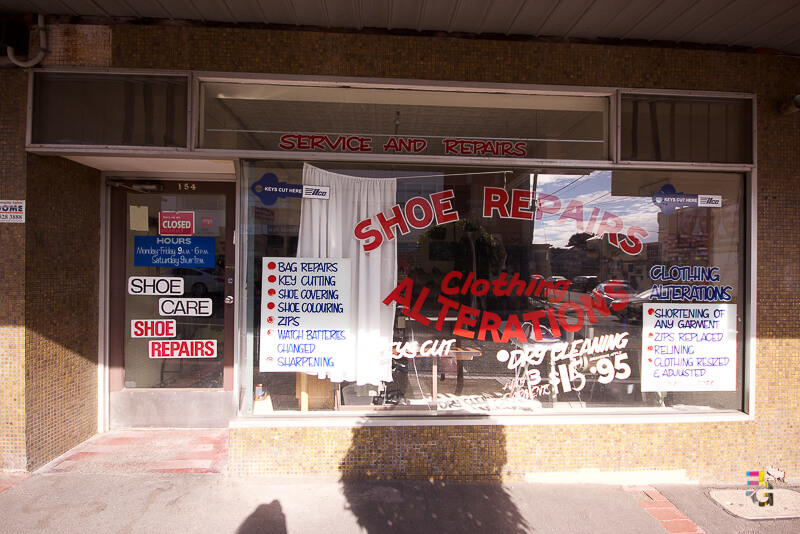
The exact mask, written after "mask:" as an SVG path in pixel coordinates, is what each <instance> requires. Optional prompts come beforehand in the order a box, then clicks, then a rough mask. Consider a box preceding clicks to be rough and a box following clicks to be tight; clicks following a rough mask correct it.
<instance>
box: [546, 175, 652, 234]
mask: <svg viewBox="0 0 800 534" xmlns="http://www.w3.org/2000/svg"><path fill="white" fill-rule="evenodd" d="M533 179H534V177H533V175H531V180H532V181H533ZM536 192H537V193H547V194H549V195H554V196H556V197H558V198H559V200H561V209H560V210H559V212H558V213H553V214H548V213H545V214H543V215H542V219H541V220H537V221H536V227H535V229H534V233H533V242H534V243H537V244H543V243H547V244H550V245H552V246H555V247H564V246H566V245H567V243H568V242H569V238H570V237H571V236H573V235H574V234H576V233H580V232H583V230H581V229H580V228H578V227H577V225H576V221H575V220H574V219H563V220H561V221H558V218H559V217H560V216H561V212H562V211H563V209H564V208H565V207H566V206H567V204H569V202H570V200H577V201H579V202H581V203H583V217H584V221H586V222H588V221H589V217H590V216H591V214H592V209H593V208H599V209H600V210H601V211H600V215H599V216H598V220H600V218H601V217H602V216H603V212H610V213H613V214H614V215H616V216H618V217H620V218H621V219H622V222H623V224H624V225H625V229H626V230H627V228H628V227H630V226H639V227H641V228H644V229H645V230H647V232H648V233H649V235H648V236H647V237H646V238H645V239H644V241H645V242H654V241H657V240H658V213H659V210H658V207H656V205H655V204H654V203H653V200H652V198H651V197H649V196H648V197H627V196H612V195H611V171H594V172H591V173H589V174H584V175H576V174H539V175H536ZM596 226H597V225H596V224H595V227H596Z"/></svg>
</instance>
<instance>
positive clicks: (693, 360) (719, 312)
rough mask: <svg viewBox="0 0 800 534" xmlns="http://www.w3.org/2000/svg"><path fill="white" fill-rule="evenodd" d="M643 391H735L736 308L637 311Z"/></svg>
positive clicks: (649, 308)
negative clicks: (640, 341) (638, 312)
mask: <svg viewBox="0 0 800 534" xmlns="http://www.w3.org/2000/svg"><path fill="white" fill-rule="evenodd" d="M642 312H643V315H642V317H643V321H642V345H643V346H642V391H735V390H736V354H737V353H736V306H735V305H733V304H650V303H645V304H644V306H643V307H642Z"/></svg>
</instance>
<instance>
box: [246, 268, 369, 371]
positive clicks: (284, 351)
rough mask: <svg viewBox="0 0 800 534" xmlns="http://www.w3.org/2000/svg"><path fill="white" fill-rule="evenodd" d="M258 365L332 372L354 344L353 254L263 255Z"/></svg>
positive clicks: (287, 369) (282, 368)
mask: <svg viewBox="0 0 800 534" xmlns="http://www.w3.org/2000/svg"><path fill="white" fill-rule="evenodd" d="M261 280H262V282H261V331H260V335H261V341H260V343H261V345H260V351H259V365H258V369H259V371H260V372H262V373H266V372H276V371H279V372H284V371H291V372H298V371H299V372H306V373H318V372H331V371H334V370H335V369H339V368H338V367H337V364H338V365H342V364H341V362H339V361H338V360H341V358H340V357H339V355H340V354H349V353H350V352H351V351H352V350H353V341H352V336H351V334H350V331H349V328H350V312H351V309H350V260H349V259H340V258H337V259H320V258H264V259H263V262H262V279H261Z"/></svg>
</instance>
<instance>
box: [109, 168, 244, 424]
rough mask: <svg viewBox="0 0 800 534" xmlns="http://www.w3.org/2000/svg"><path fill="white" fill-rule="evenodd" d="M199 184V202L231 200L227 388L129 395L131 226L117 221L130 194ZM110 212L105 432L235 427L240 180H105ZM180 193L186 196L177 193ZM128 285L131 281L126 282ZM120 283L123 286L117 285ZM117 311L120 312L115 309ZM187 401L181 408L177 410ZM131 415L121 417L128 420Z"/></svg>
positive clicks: (127, 176) (119, 176)
mask: <svg viewBox="0 0 800 534" xmlns="http://www.w3.org/2000/svg"><path fill="white" fill-rule="evenodd" d="M185 182H190V183H191V182H194V183H196V184H198V185H199V186H200V185H201V184H202V188H203V191H202V192H200V193H198V194H203V193H208V194H225V195H226V215H225V217H226V222H225V225H226V245H225V256H226V257H225V275H224V277H225V282H224V284H225V291H224V295H223V298H225V297H228V296H231V297H233V303H232V304H224V306H225V307H226V308H227V309H226V310H225V323H224V324H225V334H224V335H225V345H224V346H225V347H226V348H225V352H224V354H223V384H222V387H221V388H130V389H127V388H125V387H124V358H123V349H124V332H125V330H124V320H125V311H124V306H123V305H119V304H117V303H119V302H124V299H125V287H124V286H125V285H124V284H120V283H118V282H119V276H120V275H119V274H114V273H120V272H122V273H124V272H125V263H126V258H125V250H124V249H122V252H121V253H120V250H119V248H118V247H119V246H120V245H121V244H123V243H125V231H126V224H125V223H124V222H122V223H121V224H120V221H119V219H117V220H115V218H114V217H115V216H116V217H119V215H118V214H121V213H122V214H124V213H125V212H126V210H125V206H126V194H123V193H124V192H125V190H126V189H133V190H134V191H135V189H134V188H133V187H132V186H135V185H140V186H141V185H143V184H154V185H159V184H161V185H164V192H171V189H172V188H177V184H179V183H185ZM101 187H102V188H103V194H102V195H101V198H102V199H103V202H104V204H105V206H104V209H103V213H104V215H105V216H104V219H103V221H102V227H101V236H102V240H103V243H101V245H102V246H101V255H102V257H101V299H100V300H101V302H100V316H99V321H100V331H101V337H102V339H101V343H100V351H101V354H100V361H99V365H98V432H104V431H107V430H109V429H110V428H117V427H154V426H158V427H165V426H166V427H227V426H228V422H229V421H230V419H232V418H233V417H235V414H236V409H237V408H236V406H237V403H236V398H235V397H236V395H235V387H236V383H237V382H238V380H237V377H236V373H237V370H238V369H237V367H238V366H237V364H236V362H237V357H238V344H237V343H236V331H237V325H238V315H239V314H238V303H237V301H238V296H239V291H238V289H239V274H238V268H237V260H238V256H237V254H238V252H237V250H236V248H237V244H238V243H237V236H236V228H237V222H238V205H239V200H238V190H237V181H236V176H235V175H233V174H210V175H208V174H206V175H191V176H188V177H187V175H186V174H166V173H164V174H162V173H135V174H134V173H113V172H107V173H104V174H103V179H102V184H101ZM174 192H179V191H174ZM122 276H123V277H124V275H122ZM115 281H116V282H117V283H116V284H115V283H114V282H115ZM115 304H116V305H115ZM176 401H179V402H176ZM178 403H179V404H180V405H183V406H191V407H192V409H191V410H188V411H186V410H178V409H177V408H178V406H176V405H177V404H178ZM126 411H127V412H129V413H128V414H127V415H123V416H122V417H121V416H120V414H121V413H123V414H124V413H125V412H126Z"/></svg>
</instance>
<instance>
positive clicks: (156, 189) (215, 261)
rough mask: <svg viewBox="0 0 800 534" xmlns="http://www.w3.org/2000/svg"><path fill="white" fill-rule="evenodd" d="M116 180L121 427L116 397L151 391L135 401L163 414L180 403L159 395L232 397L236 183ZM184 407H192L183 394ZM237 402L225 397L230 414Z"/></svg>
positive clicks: (114, 326) (115, 319) (114, 329)
mask: <svg viewBox="0 0 800 534" xmlns="http://www.w3.org/2000/svg"><path fill="white" fill-rule="evenodd" d="M109 184H110V185H111V186H112V194H111V228H110V231H111V239H110V240H109V241H110V250H109V254H110V258H109V259H110V262H109V263H110V266H111V272H110V277H109V278H110V280H109V281H110V287H109V294H110V307H109V308H110V310H109V312H110V318H109V320H110V322H109V324H110V339H109V347H110V351H111V353H110V364H111V369H110V386H111V391H112V399H111V402H112V410H111V411H112V424H113V419H114V414H115V413H116V414H117V415H122V420H127V419H126V417H125V414H124V413H123V414H120V413H119V408H120V406H116V407H115V406H114V392H126V393H127V395H128V397H130V395H131V394H135V393H136V392H142V393H147V394H148V395H147V396H145V395H141V396H140V400H139V401H137V403H130V401H128V403H129V404H130V405H131V406H134V405H135V404H139V405H141V403H142V402H150V403H153V404H155V405H156V406H155V408H156V413H157V414H163V413H168V412H169V411H170V410H175V411H176V412H180V409H179V408H178V407H176V406H161V407H159V406H158V404H163V403H173V404H174V403H175V397H174V395H173V396H172V397H169V399H170V400H168V397H164V396H163V395H161V396H159V395H157V394H155V393H154V391H153V390H171V391H172V392H173V393H174V392H175V390H179V391H187V392H189V391H194V392H196V391H198V390H201V391H219V390H222V391H229V392H231V391H232V389H233V372H232V368H233V339H234V336H233V311H234V307H233V301H234V273H235V264H234V259H235V257H236V256H235V253H234V250H233V246H234V243H233V229H234V224H235V222H234V221H235V219H234V206H235V197H234V192H235V185H234V184H233V183H225V182H207V181H191V180H184V181H166V180H164V181H155V180H147V181H144V180H139V181H123V180H110V181H109ZM118 398H119V399H121V398H122V397H119V396H118ZM145 398H146V400H143V399H145ZM159 399H161V400H159ZM186 400H187V401H188V397H186ZM120 404H125V402H124V401H122V400H120ZM178 404H184V402H182V401H181V400H180V398H179V399H178ZM228 404H229V403H228V402H227V401H226V400H223V401H221V403H220V410H223V411H224V410H227V405H228ZM192 405H196V403H195V402H194V400H192V401H191V402H186V406H184V407H183V408H182V409H183V410H189V411H191V410H192V409H193V408H192ZM203 409H205V410H207V409H208V406H205V407H204V408H203ZM124 411H125V410H123V412H124ZM188 415H189V416H191V414H188ZM189 419H191V417H189ZM143 424H148V423H147V422H146V421H143ZM159 424H170V423H169V422H165V421H160V422H159ZM179 425H180V423H179V422H176V423H173V426H179Z"/></svg>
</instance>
